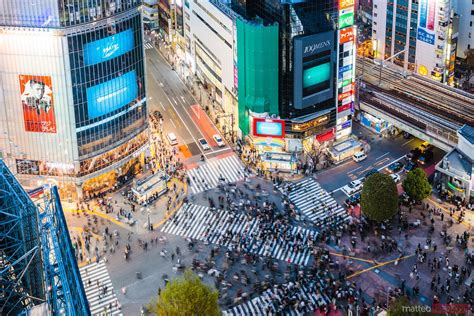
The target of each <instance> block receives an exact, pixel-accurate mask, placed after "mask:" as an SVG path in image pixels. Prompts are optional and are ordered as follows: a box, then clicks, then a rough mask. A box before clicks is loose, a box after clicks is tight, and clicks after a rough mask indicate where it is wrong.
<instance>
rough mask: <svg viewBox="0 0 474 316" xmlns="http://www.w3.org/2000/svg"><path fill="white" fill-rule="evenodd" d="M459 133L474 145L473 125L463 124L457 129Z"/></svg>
mask: <svg viewBox="0 0 474 316" xmlns="http://www.w3.org/2000/svg"><path fill="white" fill-rule="evenodd" d="M459 134H461V136H462V137H464V138H465V139H466V140H467V141H468V142H470V143H471V144H473V145H474V127H472V126H470V125H467V124H464V126H463V127H461V129H460V130H459Z"/></svg>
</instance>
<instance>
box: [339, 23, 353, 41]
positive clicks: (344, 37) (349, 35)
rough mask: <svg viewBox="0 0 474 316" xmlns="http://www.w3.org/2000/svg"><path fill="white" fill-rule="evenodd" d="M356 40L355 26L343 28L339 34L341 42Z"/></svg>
mask: <svg viewBox="0 0 474 316" xmlns="http://www.w3.org/2000/svg"><path fill="white" fill-rule="evenodd" d="M353 41H354V27H352V26H351V27H346V28H345V29H342V30H341V33H340V35H339V43H340V44H344V43H347V42H353Z"/></svg>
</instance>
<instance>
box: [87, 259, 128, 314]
mask: <svg viewBox="0 0 474 316" xmlns="http://www.w3.org/2000/svg"><path fill="white" fill-rule="evenodd" d="M79 271H80V273H81V278H82V283H83V284H84V289H85V291H86V296H87V300H88V301H89V307H90V310H91V313H92V315H107V316H108V315H122V312H121V311H120V308H119V304H118V301H117V296H116V295H115V291H114V288H113V285H112V281H111V280H110V276H109V271H108V270H107V266H106V265H105V263H104V261H103V260H101V261H99V263H92V264H89V265H87V266H84V267H82V268H80V269H79ZM89 280H90V282H89ZM97 281H98V282H99V283H97ZM105 287H107V289H106V291H104V289H105ZM104 313H105V314H104Z"/></svg>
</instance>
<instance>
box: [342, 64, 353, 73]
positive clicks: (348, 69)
mask: <svg viewBox="0 0 474 316" xmlns="http://www.w3.org/2000/svg"><path fill="white" fill-rule="evenodd" d="M350 70H352V65H347V66H343V67H341V68H339V74H341V73H343V72H346V71H350Z"/></svg>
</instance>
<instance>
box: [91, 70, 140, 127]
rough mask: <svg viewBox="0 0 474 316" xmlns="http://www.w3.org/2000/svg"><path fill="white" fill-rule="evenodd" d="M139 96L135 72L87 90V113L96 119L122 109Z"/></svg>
mask: <svg viewBox="0 0 474 316" xmlns="http://www.w3.org/2000/svg"><path fill="white" fill-rule="evenodd" d="M137 95H138V85H137V74H136V72H135V70H133V71H130V72H127V73H126V74H124V75H122V76H120V77H117V78H115V79H112V80H109V81H106V82H104V83H101V84H98V85H96V86H93V87H90V88H87V113H88V116H89V119H94V118H97V117H100V116H102V115H105V114H107V113H110V112H113V111H115V110H118V109H120V108H121V107H123V106H125V105H127V104H129V103H130V102H132V101H133V100H134V99H135V98H136V97H137Z"/></svg>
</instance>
